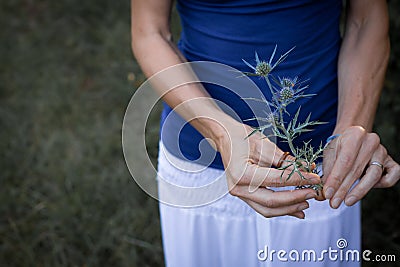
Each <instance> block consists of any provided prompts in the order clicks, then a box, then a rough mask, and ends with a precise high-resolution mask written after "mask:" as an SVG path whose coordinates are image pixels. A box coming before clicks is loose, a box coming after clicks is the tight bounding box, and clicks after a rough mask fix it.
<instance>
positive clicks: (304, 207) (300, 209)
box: [297, 204, 308, 211]
mask: <svg viewBox="0 0 400 267" xmlns="http://www.w3.org/2000/svg"><path fill="white" fill-rule="evenodd" d="M305 209H308V205H307V204H302V205H300V206H299V207H298V208H297V210H298V211H302V210H305Z"/></svg>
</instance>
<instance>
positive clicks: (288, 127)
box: [243, 46, 326, 190]
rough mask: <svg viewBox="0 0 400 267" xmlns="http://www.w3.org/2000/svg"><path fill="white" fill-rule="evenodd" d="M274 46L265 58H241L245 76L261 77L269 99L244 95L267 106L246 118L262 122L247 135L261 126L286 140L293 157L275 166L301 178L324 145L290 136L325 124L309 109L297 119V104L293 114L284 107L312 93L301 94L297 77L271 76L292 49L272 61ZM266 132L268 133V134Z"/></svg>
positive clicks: (318, 155)
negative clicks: (263, 112) (303, 117)
mask: <svg viewBox="0 0 400 267" xmlns="http://www.w3.org/2000/svg"><path fill="white" fill-rule="evenodd" d="M276 49H277V46H275V48H274V50H273V52H272V55H271V57H270V59H269V60H268V61H265V60H260V58H259V56H258V54H257V53H255V61H256V65H255V66H252V65H251V64H250V63H248V62H247V61H246V60H244V59H243V62H244V63H245V64H246V65H247V66H248V67H250V68H251V69H252V70H253V71H254V72H243V74H245V75H248V76H258V77H261V78H263V79H264V80H265V81H266V83H267V85H268V88H269V90H270V91H271V95H272V98H271V100H270V101H268V100H266V99H265V98H262V99H257V98H246V99H248V100H253V101H260V102H263V103H265V104H266V105H267V106H268V107H269V108H270V110H271V113H268V114H267V115H266V117H265V118H260V117H254V118H251V119H249V120H258V121H262V122H264V123H265V125H262V126H258V127H254V130H253V131H252V132H251V133H250V134H249V135H248V136H247V137H250V136H251V135H253V134H254V133H256V132H263V131H264V130H266V129H268V128H271V130H272V134H271V135H272V136H275V137H278V138H280V139H281V140H282V141H284V142H286V143H288V146H289V148H290V152H291V154H292V155H293V156H294V157H295V160H285V162H286V165H285V166H284V167H281V168H279V169H280V170H282V174H281V178H282V179H283V174H284V171H285V170H288V169H290V173H289V175H288V177H287V178H286V180H289V179H290V178H291V177H292V176H293V174H295V173H297V174H298V175H300V177H301V178H303V179H306V178H305V177H304V175H303V172H315V162H316V161H317V160H318V159H319V158H321V157H322V155H323V152H324V150H325V149H326V145H325V146H324V145H322V143H321V144H320V145H319V147H318V148H317V149H315V148H314V147H313V146H312V145H311V144H310V142H311V141H307V142H303V146H301V147H295V145H294V140H295V139H296V138H298V137H299V136H300V135H301V134H302V133H305V132H310V131H312V130H313V129H312V126H316V125H321V124H325V122H320V121H312V120H311V113H310V114H308V116H307V118H306V120H305V121H304V122H300V121H299V115H300V111H301V106H299V108H298V109H297V111H296V113H295V114H294V116H292V114H290V113H289V112H288V111H287V109H286V108H287V106H288V105H290V104H292V103H295V102H296V101H297V100H298V99H300V98H306V97H312V96H314V95H315V94H305V90H306V89H307V88H308V85H305V84H304V82H301V81H299V78H298V77H297V76H296V77H294V78H289V77H283V78H282V77H278V78H276V77H274V76H273V75H272V74H271V73H272V72H273V70H274V69H276V68H277V67H278V65H279V64H280V63H282V62H283V61H284V60H285V59H286V58H287V57H288V55H289V53H290V52H292V51H293V49H294V47H293V48H291V49H290V50H288V51H287V52H286V53H284V54H283V55H281V56H280V57H279V59H278V60H277V61H276V62H275V63H273V59H274V56H275V53H276ZM284 114H286V115H288V116H289V117H290V118H291V120H290V121H289V122H285V121H284ZM271 135H270V136H271ZM322 186H323V185H322V184H319V185H312V186H299V187H298V188H313V189H315V190H320V189H322Z"/></svg>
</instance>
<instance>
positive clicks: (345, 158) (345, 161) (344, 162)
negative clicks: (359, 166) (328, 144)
mask: <svg viewBox="0 0 400 267" xmlns="http://www.w3.org/2000/svg"><path fill="white" fill-rule="evenodd" d="M338 160H339V162H340V164H341V166H342V169H346V170H348V169H350V168H351V166H352V165H353V161H354V159H353V157H352V156H350V155H349V154H343V155H341V156H340V157H339V158H338Z"/></svg>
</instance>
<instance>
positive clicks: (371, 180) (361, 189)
mask: <svg viewBox="0 0 400 267" xmlns="http://www.w3.org/2000/svg"><path fill="white" fill-rule="evenodd" d="M386 157H387V153H386V149H385V148H384V147H383V146H380V147H379V149H378V150H377V151H376V153H374V155H373V156H372V158H371V162H373V161H377V162H382V163H383V162H384V161H385V158H386ZM382 173H383V170H382V168H381V167H379V166H376V165H369V166H368V168H367V170H366V173H365V175H364V176H363V177H362V178H361V180H360V182H359V183H358V184H357V185H356V186H355V187H354V188H353V189H352V190H351V191H350V192H349V193H348V194H347V196H346V199H345V204H346V205H347V206H352V205H354V204H355V203H356V202H357V201H359V200H360V199H362V198H363V197H364V196H365V195H366V194H367V193H368V191H369V190H371V188H373V187H374V185H375V184H376V183H377V182H378V181H379V180H380V179H381V177H382Z"/></svg>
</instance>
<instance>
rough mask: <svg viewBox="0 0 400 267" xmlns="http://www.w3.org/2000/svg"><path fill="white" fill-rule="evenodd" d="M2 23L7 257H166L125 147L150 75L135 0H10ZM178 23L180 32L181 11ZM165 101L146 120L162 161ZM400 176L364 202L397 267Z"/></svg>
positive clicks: (386, 116)
mask: <svg viewBox="0 0 400 267" xmlns="http://www.w3.org/2000/svg"><path fill="white" fill-rule="evenodd" d="M389 5H390V16H391V41H392V55H391V59H390V64H389V71H388V75H387V79H386V83H385V90H384V92H383V95H382V97H381V101H380V106H379V111H378V115H377V118H376V124H375V130H376V131H377V132H378V133H379V134H380V136H381V138H382V142H383V144H385V145H386V146H387V147H388V149H389V152H390V153H391V154H392V155H393V156H394V158H395V159H396V160H397V161H398V162H399V161H400V137H399V133H400V123H399V118H400V91H399V89H400V44H399V42H400V34H399V33H400V1H399V0H392V1H390V2H389ZM0 23H1V24H0V25H1V30H0V153H1V154H0V170H1V171H0V266H163V264H164V263H163V255H162V245H161V237H160V229H159V218H158V209H157V202H156V201H155V200H153V199H151V198H150V197H148V196H147V195H146V194H145V193H143V192H142V191H141V189H140V188H139V187H138V186H137V185H136V183H135V182H134V180H133V179H132V178H131V176H130V174H129V172H128V170H127V167H126V166H125V162H124V159H123V154H122V148H121V127H122V119H123V115H124V110H125V108H126V106H127V104H128V101H129V100H130V98H131V96H132V95H133V93H134V92H135V89H136V88H137V87H138V86H139V85H140V84H141V83H142V82H143V81H144V79H145V78H144V76H143V74H142V73H141V72H140V69H139V67H138V65H137V64H136V62H135V60H134V58H133V56H132V53H131V48H130V2H129V1H128V0H124V1H109V0H96V1H89V0H86V1H81V0H80V1H78V0H58V1H51V0H37V1H34V0H5V1H1V2H0ZM173 25H174V33H175V35H177V34H178V32H179V27H178V19H177V17H176V14H175V13H174V16H173ZM158 112H159V108H157V109H156V110H155V112H153V114H152V116H151V118H150V123H149V127H148V130H147V146H148V149H149V154H150V156H151V157H152V160H153V161H155V158H156V156H157V143H158ZM399 186H400V185H397V186H396V187H395V188H392V189H388V190H373V191H372V192H371V193H369V195H368V196H367V198H366V199H365V201H363V233H364V237H363V247H364V248H365V249H370V250H372V251H374V252H376V253H379V252H381V253H384V254H397V264H398V265H397V266H399V264H400V212H399V208H400V187H399ZM316 234H318V233H316ZM365 266H374V265H373V264H372V263H371V264H370V265H368V264H365ZM384 266H396V264H395V263H392V264H390V263H385V264H384Z"/></svg>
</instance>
